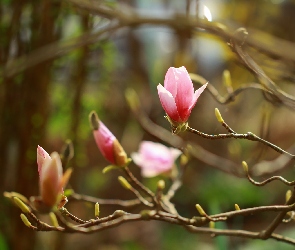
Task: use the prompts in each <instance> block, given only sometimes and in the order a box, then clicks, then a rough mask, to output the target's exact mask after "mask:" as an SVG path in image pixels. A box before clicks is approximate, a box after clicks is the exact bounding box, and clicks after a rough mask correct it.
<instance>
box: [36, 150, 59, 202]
mask: <svg viewBox="0 0 295 250" xmlns="http://www.w3.org/2000/svg"><path fill="white" fill-rule="evenodd" d="M50 157H51V158H50V159H49V158H46V159H45V160H44V162H43V165H42V168H41V173H40V194H41V198H42V201H43V203H44V204H45V205H46V206H48V207H53V206H54V205H56V203H57V202H58V198H59V195H60V194H61V193H62V192H63V189H62V188H63V187H62V177H63V171H62V164H61V160H60V156H59V154H58V153H57V152H53V153H52V154H51V155H50Z"/></svg>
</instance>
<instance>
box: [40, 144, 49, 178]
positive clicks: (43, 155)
mask: <svg viewBox="0 0 295 250" xmlns="http://www.w3.org/2000/svg"><path fill="white" fill-rule="evenodd" d="M47 159H51V158H50V156H49V154H48V153H47V152H46V151H45V150H44V149H43V148H42V147H40V146H39V145H38V147H37V164H38V173H39V178H40V174H41V169H42V165H43V163H44V161H45V160H47Z"/></svg>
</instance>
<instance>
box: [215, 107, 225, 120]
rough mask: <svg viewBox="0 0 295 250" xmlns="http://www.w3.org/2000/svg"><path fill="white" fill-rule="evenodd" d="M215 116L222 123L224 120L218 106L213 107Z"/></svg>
mask: <svg viewBox="0 0 295 250" xmlns="http://www.w3.org/2000/svg"><path fill="white" fill-rule="evenodd" d="M215 116H216V119H217V121H219V122H220V123H224V120H223V118H222V116H221V114H220V112H219V109H218V108H215Z"/></svg>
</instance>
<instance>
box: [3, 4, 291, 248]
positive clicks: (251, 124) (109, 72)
mask: <svg viewBox="0 0 295 250" xmlns="http://www.w3.org/2000/svg"><path fill="white" fill-rule="evenodd" d="M80 3H81V4H83V1H81V2H80ZM91 3H92V4H93V5H94V6H95V5H97V6H101V5H103V6H107V7H110V8H118V9H120V10H121V11H122V12H126V13H130V16H131V18H132V15H131V14H132V13H133V12H132V11H131V10H133V11H135V12H137V13H139V14H141V15H144V16H152V17H154V18H165V17H166V18H173V17H174V18H175V20H176V22H177V17H176V16H173V15H187V16H190V17H193V18H197V17H199V18H204V17H205V18H207V19H208V20H209V21H211V20H210V19H211V18H212V20H213V21H215V22H220V23H222V24H224V25H227V26H229V27H231V29H234V28H239V27H245V28H247V29H248V28H249V29H252V30H256V31H257V30H260V31H263V32H265V33H268V34H269V35H271V36H263V35H262V34H261V33H259V32H258V35H259V34H260V35H261V36H260V37H257V39H261V40H262V41H263V39H265V40H266V41H265V42H267V43H268V44H269V46H270V47H271V46H273V43H272V37H276V38H279V39H284V40H287V41H289V42H295V32H294V31H295V1H292V0H289V1H288V0H259V1H257V0H251V1H246V0H244V1H243V0H222V1H221V0H220V1H217V0H207V1H201V0H200V1H197V0H191V1H188V0H187V1H178V0H174V1H167V0H162V1H161V0H158V1H155V0H153V1H151V0H126V1H123V0H122V1H119V0H118V1H115V0H114V1H111V0H110V1H91ZM81 6H82V5H81ZM81 6H79V4H78V5H77V4H74V3H73V2H72V1H59V0H38V1H36V0H2V1H1V2H0V60H1V61H0V70H1V75H0V117H1V118H0V168H1V174H0V183H1V184H0V190H1V192H3V191H16V192H20V193H22V194H24V195H25V196H27V197H30V196H32V195H38V174H37V164H36V148H37V145H40V146H42V147H43V148H44V149H45V150H46V151H47V152H49V153H51V152H53V151H60V150H61V148H62V146H63V143H64V141H65V140H66V139H68V138H69V139H71V140H72V141H73V143H74V148H75V157H74V159H73V160H72V161H71V163H70V166H71V167H73V168H74V172H73V175H72V178H71V180H70V185H71V187H72V188H74V190H75V191H76V192H77V193H81V194H89V195H93V196H96V197H100V198H122V199H132V198H134V197H133V196H132V194H130V193H128V192H127V191H126V190H122V188H121V187H120V185H119V184H117V181H116V179H117V173H116V172H111V173H109V174H107V175H103V174H102V173H101V170H102V169H103V167H105V166H106V165H107V164H108V163H107V162H106V161H105V160H104V159H103V158H102V156H101V154H100V152H99V151H98V149H97V147H96V145H95V142H94V139H93V138H92V133H91V129H90V127H89V124H88V114H89V112H90V111H91V110H96V112H97V113H98V115H99V117H100V118H101V120H103V122H104V123H105V124H106V125H107V126H108V128H109V129H110V130H111V131H112V132H113V133H114V135H115V136H116V137H117V138H118V140H119V141H120V142H121V143H122V145H123V147H124V148H125V150H126V152H127V153H128V154H130V153H131V152H134V151H137V149H138V144H139V142H140V141H141V140H153V141H159V140H158V139H157V138H155V137H153V136H151V135H149V134H148V133H146V132H145V131H144V130H143V129H142V127H141V126H140V124H139V123H138V122H137V120H136V119H135V117H134V115H133V114H132V112H131V111H130V110H129V108H128V105H127V103H126V101H125V97H124V93H125V90H126V88H133V89H135V90H136V92H137V93H138V95H139V97H140V100H141V103H142V105H143V108H144V110H145V111H146V112H147V114H148V116H149V117H150V118H151V120H152V121H154V122H155V123H157V124H159V125H161V126H163V127H164V128H166V129H168V130H169V124H168V123H167V121H166V120H165V119H164V118H163V116H164V111H163V109H162V107H161V104H160V102H159V99H158V95H157V90H156V86H157V84H158V83H162V84H163V81H164V76H165V73H166V71H167V69H168V68H169V67H170V66H175V67H179V66H182V65H184V66H185V67H186V68H187V69H188V71H189V72H191V73H197V74H199V75H201V76H203V77H204V78H206V79H207V80H209V81H210V83H211V84H212V85H213V86H214V87H215V88H216V89H217V90H218V91H219V92H220V94H222V95H226V93H227V92H226V87H225V86H224V84H223V83H222V72H223V71H224V70H225V69H228V70H229V71H230V72H231V75H232V82H233V88H234V89H236V88H239V87H240V86H241V85H242V84H249V83H252V82H255V81H256V82H257V80H256V79H255V78H254V76H253V75H252V74H251V73H250V72H249V71H247V69H245V67H243V66H242V65H241V63H240V62H239V59H238V58H237V56H236V55H235V54H234V53H233V52H232V51H231V49H230V48H229V47H228V46H227V44H226V43H227V42H229V41H225V40H223V39H221V38H220V37H218V36H215V35H211V34H209V33H207V32H206V31H205V30H201V29H198V30H197V31H196V32H192V31H191V30H186V29H182V28H181V24H179V25H180V26H179V27H180V28H179V29H177V30H176V29H172V28H169V27H166V26H157V25H153V26H152V25H142V26H140V25H139V26H132V27H124V28H120V29H118V30H114V31H112V32H108V33H106V34H105V35H103V36H98V37H96V38H92V40H91V42H89V43H88V42H87V41H88V40H87V39H90V37H91V35H92V34H95V32H99V31H100V30H103V29H104V28H105V27H106V26H107V25H110V21H109V20H108V19H107V18H106V17H105V16H103V15H97V14H95V12H92V11H91V10H89V9H87V8H82V7H81ZM258 35H257V36H258ZM81 37H82V39H80V38H81ZM293 49H294V50H295V47H293ZM249 53H250V55H252V56H253V58H254V59H255V60H256V62H257V63H258V64H259V65H260V66H261V67H262V68H263V69H264V70H265V71H266V73H267V74H268V75H269V76H270V77H271V78H272V79H273V80H274V81H275V82H276V83H277V84H278V85H279V86H280V87H281V88H282V89H283V90H285V91H286V92H288V93H290V94H294V93H295V91H294V86H293V84H294V81H295V71H294V62H292V61H290V60H284V58H275V57H271V56H269V55H267V54H263V53H261V52H260V51H259V50H255V48H254V49H253V48H251V49H250V48H249ZM195 87H196V88H197V87H198V85H195ZM215 107H218V108H219V109H220V111H221V113H222V115H223V117H224V119H225V121H226V122H227V123H228V124H229V125H230V126H231V127H232V128H233V129H234V130H235V131H237V132H240V133H245V132H247V131H251V132H253V133H256V134H257V135H261V136H263V137H264V138H265V139H267V140H269V141H271V142H273V143H275V144H277V145H278V146H280V147H282V148H284V149H288V148H289V147H290V146H291V145H292V144H293V141H294V138H295V130H294V118H295V115H294V111H293V110H292V109H288V108H286V107H284V106H282V105H278V104H274V103H271V102H268V101H267V100H266V99H265V98H264V96H263V94H262V92H261V91H259V90H247V91H245V92H243V93H241V94H240V95H239V96H238V97H236V98H235V100H234V101H233V102H231V103H230V104H227V105H221V104H219V103H218V102H217V101H216V100H215V99H214V98H213V97H212V96H211V95H210V94H209V93H208V92H207V91H205V92H204V94H203V95H202V96H201V97H200V99H199V101H198V103H197V105H196V107H195V108H194V110H193V112H192V115H191V117H190V120H189V123H190V126H191V127H193V128H196V129H198V130H200V131H203V132H206V133H209V134H214V133H225V131H224V129H223V128H222V127H221V126H220V124H219V123H218V122H217V121H216V118H215V116H214V108H215ZM181 136H182V137H183V138H184V139H185V140H188V141H192V142H194V143H196V144H198V145H200V146H202V147H203V148H204V149H206V150H208V151H210V152H212V153H214V154H216V155H219V156H222V157H223V158H225V159H229V160H231V161H233V162H235V163H236V164H240V162H241V161H242V160H245V161H247V162H248V163H249V166H250V167H251V165H254V164H256V163H258V162H260V161H263V160H273V159H275V158H276V157H278V156H279V155H278V153H276V152H274V151H273V150H270V149H266V148H265V147H261V145H260V146H259V145H258V144H257V143H254V142H248V141H241V140H240V141H239V140H235V139H228V140H222V141H211V140H205V139H203V138H200V137H198V136H196V135H189V134H187V133H184V134H182V135H181ZM222 164H223V162H220V165H222ZM131 170H132V171H133V172H134V174H135V175H136V176H137V177H138V178H139V179H141V177H140V172H139V169H138V168H137V167H136V166H135V165H131ZM279 174H280V175H282V176H284V177H286V178H288V179H289V180H292V179H294V178H295V173H294V168H293V165H292V164H291V165H290V167H288V168H286V169H284V171H283V172H280V173H279ZM156 180H157V178H155V179H151V180H143V181H144V183H145V184H146V185H148V186H149V187H150V188H151V189H152V190H155V189H156ZM287 190H288V188H287V187H286V186H284V185H282V184H280V183H272V184H269V185H268V186H266V187H260V188H258V187H255V186H252V185H251V184H250V183H249V182H248V181H246V180H245V179H240V178H237V177H234V176H232V175H230V174H226V173H223V172H221V171H219V170H217V169H215V168H212V167H210V166H209V165H206V164H205V163H203V162H202V160H200V159H199V160H197V159H192V161H191V162H190V163H189V167H188V169H187V171H186V173H185V174H184V186H183V187H182V188H181V189H180V190H179V191H178V192H177V193H176V196H175V198H174V199H173V202H175V204H176V208H177V209H178V211H179V213H180V214H181V215H183V216H188V217H192V216H193V215H196V214H197V211H195V208H194V207H195V204H196V203H199V204H201V205H202V206H203V207H204V209H205V210H206V211H208V213H209V214H213V213H218V212H225V211H230V210H233V209H234V204H235V203H238V204H239V205H240V207H241V208H245V207H252V206H259V205H272V204H282V203H284V200H285V192H286V191H287ZM67 208H68V209H69V211H71V212H72V213H73V214H75V215H77V216H78V217H81V218H82V219H85V220H87V219H90V218H92V217H93V208H92V207H88V206H87V205H85V204H83V203H70V204H68V205H67ZM115 209H118V208H117V207H112V206H101V213H102V215H109V214H111V213H112V212H113V211H114V210H115ZM19 214H20V211H19V209H17V208H16V207H14V206H13V205H12V204H11V202H10V201H9V200H7V199H5V198H4V197H1V196H0V249H1V250H2V249H3V250H6V249H44V250H47V249H71V250H75V249H85V248H87V249H89V250H92V249H110V250H114V249H171V250H173V249H180V248H184V249H188V250H190V249H204V250H207V249H208V250H211V249H212V250H213V249H220V250H221V249H243V250H244V249H251V250H253V249H278V248H279V249H292V247H291V246H288V245H286V244H284V243H277V242H274V241H272V240H269V241H266V242H264V241H258V240H255V241H254V240H244V239H240V238H231V237H218V238H213V239H211V238H210V237H209V236H205V235H193V234H190V233H188V232H187V231H185V230H184V229H183V228H181V227H179V226H175V225H169V224H164V223H159V222H136V223H130V224H124V225H121V226H120V227H117V228H113V229H108V230H106V231H103V232H99V233H94V234H91V235H78V234H74V235H71V234H61V233H60V234H58V233H55V232H50V233H44V232H37V233H36V232H33V231H31V230H29V229H28V228H26V227H25V226H24V225H23V223H22V222H21V220H20V218H19ZM273 217H274V214H272V213H265V214H260V215H259V216H257V215H256V216H252V217H251V216H249V217H245V218H244V217H239V218H236V219H234V220H231V221H229V222H228V223H227V224H225V223H217V226H218V227H220V228H226V227H227V228H232V229H233V228H236V229H238V228H241V229H248V230H254V231H259V230H261V229H263V228H264V227H265V226H267V225H268V223H269V222H270V221H271V220H272V218H273ZM41 218H42V219H44V220H48V218H47V217H46V216H42V217H41ZM139 229H140V230H139ZM278 231H279V232H282V233H283V234H284V235H289V236H292V235H293V236H294V232H295V228H294V226H293V222H291V223H289V224H287V225H283V226H280V227H279V229H278Z"/></svg>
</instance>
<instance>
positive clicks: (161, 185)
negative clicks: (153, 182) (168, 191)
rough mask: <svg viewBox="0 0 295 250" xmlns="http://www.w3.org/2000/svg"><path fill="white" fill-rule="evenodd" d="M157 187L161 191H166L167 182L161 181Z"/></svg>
mask: <svg viewBox="0 0 295 250" xmlns="http://www.w3.org/2000/svg"><path fill="white" fill-rule="evenodd" d="M157 186H158V189H159V190H164V189H165V181H163V180H159V181H158V184H157Z"/></svg>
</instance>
